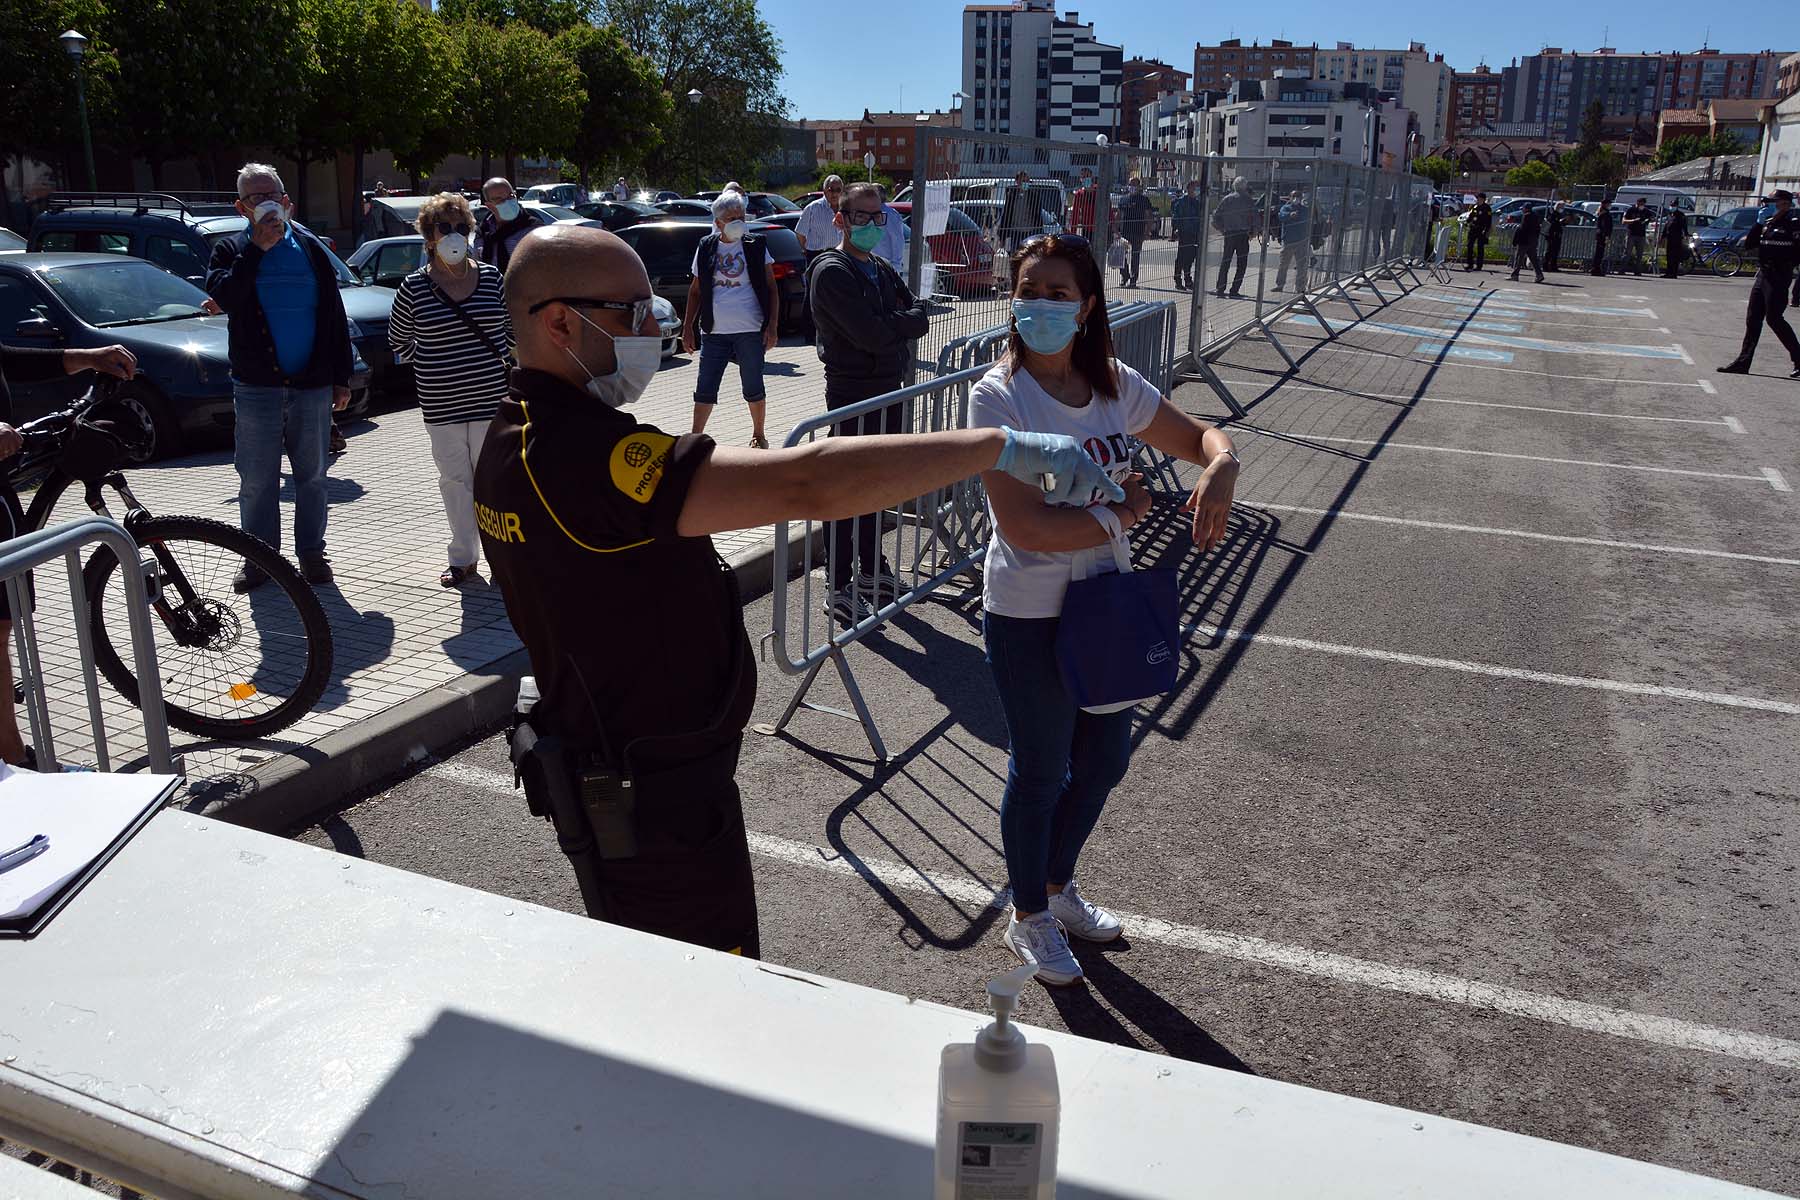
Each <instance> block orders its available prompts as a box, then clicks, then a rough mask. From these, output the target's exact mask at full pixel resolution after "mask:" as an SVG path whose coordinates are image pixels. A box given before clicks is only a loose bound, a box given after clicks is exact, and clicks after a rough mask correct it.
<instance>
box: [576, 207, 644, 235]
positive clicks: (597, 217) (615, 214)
mask: <svg viewBox="0 0 1800 1200" xmlns="http://www.w3.org/2000/svg"><path fill="white" fill-rule="evenodd" d="M570 207H571V208H573V209H574V210H575V211H576V212H577V213H579V214H581V215H582V216H584V217H586V218H587V219H588V220H590V221H598V222H600V224H601V225H603V226H605V227H606V228H607V229H610V230H612V231H613V232H614V233H617V232H618V231H619V230H621V229H624V228H625V227H626V226H628V225H642V224H643V223H644V222H645V221H660V220H662V218H663V213H662V210H661V209H659V208H657V207H656V205H654V204H639V203H637V202H636V201H633V200H590V201H588V202H587V203H585V204H575V205H571V206H570Z"/></svg>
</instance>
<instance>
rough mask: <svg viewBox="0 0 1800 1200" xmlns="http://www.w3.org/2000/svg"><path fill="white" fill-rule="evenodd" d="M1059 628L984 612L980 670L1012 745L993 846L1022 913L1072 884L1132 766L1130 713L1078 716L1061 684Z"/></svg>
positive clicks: (1048, 621) (1038, 908)
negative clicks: (983, 667) (989, 681)
mask: <svg viewBox="0 0 1800 1200" xmlns="http://www.w3.org/2000/svg"><path fill="white" fill-rule="evenodd" d="M1058 623H1059V621H1058V619H1057V618H1055V617H1046V618H1043V619H1036V620H1034V619H1026V618H1022V617H1003V616H1001V615H1000V614H998V613H987V614H986V634H987V661H988V667H989V668H990V669H991V670H992V671H993V673H994V686H995V687H996V688H997V689H998V690H999V692H1000V707H1001V708H1002V709H1003V710H1004V711H1005V713H1006V735H1007V740H1008V741H1009V742H1010V743H1011V746H1012V756H1011V757H1010V758H1009V759H1008V760H1007V763H1006V790H1005V791H1004V792H1003V793H1002V795H1001V799H1000V844H1001V848H1002V850H1003V851H1004V852H1005V855H1006V874H1007V877H1008V879H1009V880H1010V881H1011V883H1012V898H1013V905H1014V907H1015V908H1017V909H1018V910H1019V912H1021V913H1034V912H1042V911H1043V910H1044V909H1045V908H1047V907H1049V903H1050V900H1049V895H1048V890H1049V889H1048V885H1049V884H1051V883H1058V884H1062V883H1067V882H1069V880H1071V879H1073V878H1074V877H1075V859H1076V858H1077V857H1078V856H1079V855H1080V854H1081V847H1082V846H1083V845H1084V844H1085V843H1086V842H1087V839H1088V835H1089V834H1090V833H1092V832H1093V831H1094V824H1095V823H1096V822H1097V821H1099V820H1100V810H1101V809H1103V808H1105V807H1106V797H1107V793H1109V792H1111V791H1112V790H1113V788H1115V787H1117V786H1118V783H1119V781H1120V780H1121V779H1123V778H1125V768H1126V766H1128V765H1129V764H1130V761H1131V710H1130V709H1126V710H1125V711H1123V712H1116V713H1107V714H1105V715H1104V716H1102V715H1098V714H1095V713H1087V712H1082V711H1081V709H1080V708H1079V707H1078V706H1077V705H1076V703H1075V699H1074V697H1072V696H1070V695H1069V692H1068V689H1067V688H1065V687H1064V686H1063V681H1062V672H1061V671H1059V670H1058V669H1057V666H1056V627H1057V625H1058Z"/></svg>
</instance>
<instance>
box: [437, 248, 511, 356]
mask: <svg viewBox="0 0 1800 1200" xmlns="http://www.w3.org/2000/svg"><path fill="white" fill-rule="evenodd" d="M480 269H481V268H479V267H477V268H476V270H477V271H479V270H480ZM420 274H424V272H420ZM425 286H426V287H429V288H430V289H431V290H432V292H433V294H435V295H436V296H437V298H438V299H439V300H442V301H443V302H444V303H445V304H446V305H448V306H449V308H450V311H451V312H453V313H455V314H456V319H457V320H459V321H461V322H462V323H463V325H464V326H466V327H467V328H468V331H469V332H470V333H472V334H474V335H475V336H476V337H477V338H479V339H480V341H481V344H482V345H483V346H486V347H487V350H488V353H489V354H492V355H493V356H494V357H495V358H497V359H499V360H500V365H501V366H503V367H509V368H510V367H511V366H512V359H510V358H508V357H506V355H504V354H502V353H501V352H500V347H498V346H496V345H494V339H493V338H491V337H489V336H488V335H487V331H486V330H484V329H483V328H482V327H481V326H480V325H479V324H478V323H477V322H476V320H475V318H474V317H471V316H470V315H469V313H468V310H467V309H465V308H463V306H462V304H461V302H459V301H456V300H452V299H451V298H450V293H448V292H446V291H445V290H444V289H443V288H441V287H439V286H438V285H437V282H436V281H435V280H433V279H432V278H431V276H429V275H426V276H425ZM475 286H476V287H477V288H479V287H480V286H481V280H480V278H479V277H477V279H476V281H475ZM469 294H470V295H471V296H472V295H474V294H475V293H474V292H470V293H469Z"/></svg>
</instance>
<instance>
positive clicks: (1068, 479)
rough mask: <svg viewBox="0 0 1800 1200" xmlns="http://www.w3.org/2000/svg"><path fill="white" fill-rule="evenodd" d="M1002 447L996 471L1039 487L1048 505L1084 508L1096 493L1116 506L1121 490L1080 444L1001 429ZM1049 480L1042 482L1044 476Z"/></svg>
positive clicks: (1064, 438)
mask: <svg viewBox="0 0 1800 1200" xmlns="http://www.w3.org/2000/svg"><path fill="white" fill-rule="evenodd" d="M1000 432H1002V433H1004V434H1005V435H1006V445H1005V446H1004V447H1003V448H1002V449H1001V451H1000V457H999V458H998V459H996V460H995V461H994V469H995V470H996V471H1005V472H1006V473H1007V474H1008V475H1011V476H1012V477H1013V478H1014V479H1018V480H1023V481H1024V482H1026V483H1029V484H1033V485H1035V486H1037V487H1041V488H1043V489H1044V490H1045V492H1046V493H1047V494H1048V495H1049V497H1050V502H1051V503H1052V504H1085V503H1087V499H1088V497H1089V496H1091V495H1093V494H1094V492H1095V491H1096V490H1097V491H1099V492H1101V493H1102V494H1103V495H1105V496H1106V498H1107V499H1108V500H1111V501H1113V502H1114V503H1117V502H1119V501H1121V500H1123V499H1125V489H1124V488H1122V487H1120V486H1119V485H1118V484H1116V483H1114V482H1113V481H1112V480H1111V479H1110V478H1108V477H1107V474H1106V472H1105V471H1103V470H1101V469H1100V464H1099V463H1097V462H1095V461H1094V460H1093V459H1092V458H1089V457H1088V452H1087V451H1086V450H1083V449H1082V448H1081V443H1080V442H1078V441H1076V440H1075V439H1074V438H1072V437H1069V436H1068V435H1067V434H1062V433H1020V432H1019V431H1018V430H1016V429H1008V428H1007V427H1006V426H1004V425H1002V426H1001V427H1000ZM1046 475H1048V476H1049V477H1050V478H1049V480H1048V481H1047V482H1046V480H1045V479H1044V476H1046Z"/></svg>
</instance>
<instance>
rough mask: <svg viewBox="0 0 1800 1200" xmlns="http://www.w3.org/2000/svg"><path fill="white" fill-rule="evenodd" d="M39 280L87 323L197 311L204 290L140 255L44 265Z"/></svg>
mask: <svg viewBox="0 0 1800 1200" xmlns="http://www.w3.org/2000/svg"><path fill="white" fill-rule="evenodd" d="M43 280H44V282H45V283H47V284H49V285H50V288H51V290H52V291H54V292H55V293H56V294H57V295H58V296H60V297H61V298H62V301H63V303H64V304H67V305H68V306H69V308H70V309H71V310H73V312H74V313H75V315H76V316H78V317H80V318H81V319H82V320H83V321H86V322H87V323H88V324H89V325H93V326H96V327H98V328H101V329H110V328H112V327H114V326H117V325H145V324H149V323H150V322H153V321H174V320H178V319H180V318H182V317H197V316H200V315H201V314H202V313H204V312H205V311H206V310H205V309H204V308H202V307H201V305H203V304H204V303H205V302H206V293H205V292H203V291H201V290H200V289H199V288H197V287H195V286H194V285H193V284H191V283H189V282H188V281H187V280H185V279H182V278H180V277H178V276H175V275H171V274H169V273H168V272H167V271H165V270H163V269H162V268H161V267H158V266H156V265H154V264H152V263H147V262H144V261H143V260H142V259H135V258H134V259H122V260H120V261H118V262H107V263H79V264H76V265H73V266H67V267H57V268H55V269H54V270H49V271H45V272H44V273H43Z"/></svg>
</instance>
